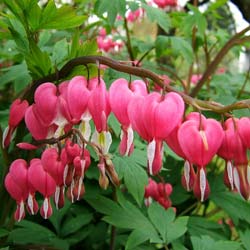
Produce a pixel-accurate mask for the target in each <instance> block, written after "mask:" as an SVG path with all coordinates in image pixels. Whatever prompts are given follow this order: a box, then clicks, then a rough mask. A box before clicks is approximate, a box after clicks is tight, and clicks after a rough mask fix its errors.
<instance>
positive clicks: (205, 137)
mask: <svg viewBox="0 0 250 250" xmlns="http://www.w3.org/2000/svg"><path fill="white" fill-rule="evenodd" d="M199 132H200V136H201V139H202V142H203V145H204V147H205V150H206V151H207V150H208V142H207V136H206V133H205V131H204V130H200V131H199Z"/></svg>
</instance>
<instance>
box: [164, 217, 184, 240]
mask: <svg viewBox="0 0 250 250" xmlns="http://www.w3.org/2000/svg"><path fill="white" fill-rule="evenodd" d="M187 223H188V217H187V216H183V217H178V218H177V219H176V220H175V221H174V222H173V223H172V225H170V227H169V228H168V231H167V242H168V243H169V242H172V241H174V240H176V239H178V238H179V237H181V236H182V235H183V234H184V233H185V232H186V231H187Z"/></svg>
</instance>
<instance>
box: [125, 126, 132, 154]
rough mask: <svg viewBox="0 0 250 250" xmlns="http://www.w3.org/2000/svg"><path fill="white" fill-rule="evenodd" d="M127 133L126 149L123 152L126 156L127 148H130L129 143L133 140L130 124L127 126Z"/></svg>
mask: <svg viewBox="0 0 250 250" xmlns="http://www.w3.org/2000/svg"><path fill="white" fill-rule="evenodd" d="M127 133H128V136H127V149H126V152H125V156H128V154H129V150H130V148H131V145H132V143H133V140H134V131H133V129H132V128H131V126H129V127H128V130H127Z"/></svg>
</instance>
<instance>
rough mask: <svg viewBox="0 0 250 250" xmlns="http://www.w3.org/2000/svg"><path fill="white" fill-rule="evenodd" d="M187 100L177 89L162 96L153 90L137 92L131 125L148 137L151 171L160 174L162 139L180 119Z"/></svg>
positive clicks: (133, 102) (130, 105)
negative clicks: (143, 93)
mask: <svg viewBox="0 0 250 250" xmlns="http://www.w3.org/2000/svg"><path fill="white" fill-rule="evenodd" d="M183 112H184V102H183V100H182V98H181V97H180V96H179V95H178V94H176V93H173V92H171V93H168V94H167V95H165V96H161V95H160V94H159V93H156V92H154V93H151V94H149V95H148V96H146V97H142V96H137V97H135V98H133V100H131V102H130V103H129V106H128V113H129V119H130V121H131V124H132V128H133V129H134V130H136V132H137V133H138V134H139V135H140V136H141V137H142V138H143V139H144V140H146V141H148V143H149V144H148V148H147V153H148V168H149V173H150V174H157V173H158V172H159V171H160V169H161V165H162V160H161V159H162V141H163V140H165V138H166V137H167V136H168V135H169V134H170V133H171V132H172V131H173V129H174V128H175V127H176V126H177V125H178V124H179V123H180V121H181V119H182V116H183Z"/></svg>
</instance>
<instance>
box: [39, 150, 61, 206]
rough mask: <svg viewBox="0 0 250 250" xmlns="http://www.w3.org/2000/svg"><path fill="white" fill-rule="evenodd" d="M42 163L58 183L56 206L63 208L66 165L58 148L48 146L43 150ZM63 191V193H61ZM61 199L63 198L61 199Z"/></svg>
mask: <svg viewBox="0 0 250 250" xmlns="http://www.w3.org/2000/svg"><path fill="white" fill-rule="evenodd" d="M41 163H42V165H43V169H44V170H45V171H46V172H47V173H49V174H50V176H51V177H52V178H53V179H54V181H55V183H56V191H55V194H54V201H55V205H56V208H57V209H58V208H61V207H63V205H64V200H62V199H63V197H64V188H63V186H64V182H63V174H64V168H65V165H64V164H63V162H62V161H61V159H60V155H59V154H58V151H57V149H56V148H48V149H46V150H45V151H43V153H42V156H41ZM61 192H62V194H61ZM60 199H61V200H60Z"/></svg>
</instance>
